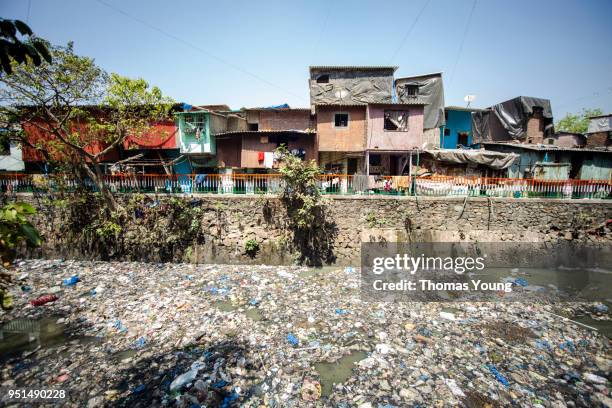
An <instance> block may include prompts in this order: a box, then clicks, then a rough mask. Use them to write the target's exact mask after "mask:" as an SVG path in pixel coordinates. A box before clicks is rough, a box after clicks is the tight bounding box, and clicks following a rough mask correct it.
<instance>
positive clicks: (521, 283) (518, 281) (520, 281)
mask: <svg viewBox="0 0 612 408" xmlns="http://www.w3.org/2000/svg"><path fill="white" fill-rule="evenodd" d="M514 283H515V284H516V285H519V286H522V287H525V286H529V282H527V280H526V279H523V278H516V279H515V280H514Z"/></svg>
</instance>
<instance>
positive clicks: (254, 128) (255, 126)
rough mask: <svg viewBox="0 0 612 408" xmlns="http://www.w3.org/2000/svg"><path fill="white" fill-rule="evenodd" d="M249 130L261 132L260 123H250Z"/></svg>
mask: <svg viewBox="0 0 612 408" xmlns="http://www.w3.org/2000/svg"><path fill="white" fill-rule="evenodd" d="M249 130H251V131H258V130H259V123H249Z"/></svg>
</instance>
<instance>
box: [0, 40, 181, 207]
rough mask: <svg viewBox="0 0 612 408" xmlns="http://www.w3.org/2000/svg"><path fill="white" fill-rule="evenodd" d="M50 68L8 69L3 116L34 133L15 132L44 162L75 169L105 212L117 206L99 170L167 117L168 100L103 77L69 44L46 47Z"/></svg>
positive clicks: (1, 93) (143, 86) (142, 84)
mask: <svg viewBox="0 0 612 408" xmlns="http://www.w3.org/2000/svg"><path fill="white" fill-rule="evenodd" d="M51 52H52V55H53V59H54V62H53V64H42V65H40V66H38V67H35V66H31V65H17V64H15V63H14V64H13V73H12V74H11V75H5V76H3V77H0V82H1V83H3V84H4V87H3V88H2V89H0V103H3V105H4V106H3V108H2V109H3V110H4V111H5V112H7V111H8V113H5V116H7V117H12V118H15V119H17V120H19V122H20V124H21V125H22V127H23V126H27V127H30V128H32V129H36V130H37V131H38V133H39V134H42V135H44V137H34V136H33V134H32V132H23V131H22V132H17V133H16V136H17V137H18V138H19V139H20V140H21V141H22V142H23V143H24V144H26V145H28V146H30V147H34V148H36V149H38V150H39V151H41V152H42V153H43V154H44V155H45V157H50V158H52V159H53V160H56V161H60V162H69V163H75V165H77V166H78V168H79V169H81V170H82V171H83V172H84V173H85V175H86V176H87V177H88V178H89V179H91V181H92V182H93V183H94V184H95V185H96V187H97V189H98V191H99V192H100V193H101V194H102V196H103V198H104V201H105V203H106V205H107V208H108V209H110V210H114V209H116V207H117V203H116V201H115V199H114V197H113V195H112V193H111V192H110V190H109V188H108V186H107V184H106V182H105V180H104V173H103V171H102V167H101V165H100V163H101V160H103V158H104V156H105V155H107V154H108V153H109V152H111V151H112V150H113V149H115V148H117V147H118V146H119V145H121V144H122V143H123V142H124V141H125V140H126V138H127V137H136V138H138V137H144V135H146V133H147V130H148V129H149V128H150V123H151V122H153V121H156V120H160V119H164V118H166V117H167V115H168V113H169V110H170V107H171V105H172V100H171V99H169V98H167V97H164V96H163V95H162V93H161V91H160V90H159V88H157V87H150V86H149V84H148V83H147V82H146V81H145V80H143V79H130V78H126V77H122V76H120V75H118V74H111V75H108V74H107V73H106V72H105V71H104V70H102V69H101V68H100V67H98V66H97V65H96V64H95V62H94V60H93V59H91V58H88V57H82V56H78V55H76V54H75V53H74V50H73V46H72V43H69V44H68V45H67V46H66V47H52V51H51Z"/></svg>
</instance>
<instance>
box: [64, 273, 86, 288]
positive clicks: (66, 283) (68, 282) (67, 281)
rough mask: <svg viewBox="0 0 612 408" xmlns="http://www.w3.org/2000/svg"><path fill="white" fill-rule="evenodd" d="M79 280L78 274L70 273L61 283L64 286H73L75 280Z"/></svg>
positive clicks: (75, 282)
mask: <svg viewBox="0 0 612 408" xmlns="http://www.w3.org/2000/svg"><path fill="white" fill-rule="evenodd" d="M80 281H81V279H80V278H79V275H72V276H71V277H70V278H68V279H64V281H63V282H62V284H63V285H64V286H74V285H76V284H77V282H80Z"/></svg>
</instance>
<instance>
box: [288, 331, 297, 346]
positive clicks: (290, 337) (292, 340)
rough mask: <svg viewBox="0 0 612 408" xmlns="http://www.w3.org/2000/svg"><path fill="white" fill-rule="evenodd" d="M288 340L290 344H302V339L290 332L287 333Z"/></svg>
mask: <svg viewBox="0 0 612 408" xmlns="http://www.w3.org/2000/svg"><path fill="white" fill-rule="evenodd" d="M287 341H288V342H289V344H291V345H292V346H294V347H295V346H297V345H298V344H300V341H299V340H298V338H297V337H295V336H294V335H293V334H291V333H289V334H288V335H287Z"/></svg>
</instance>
